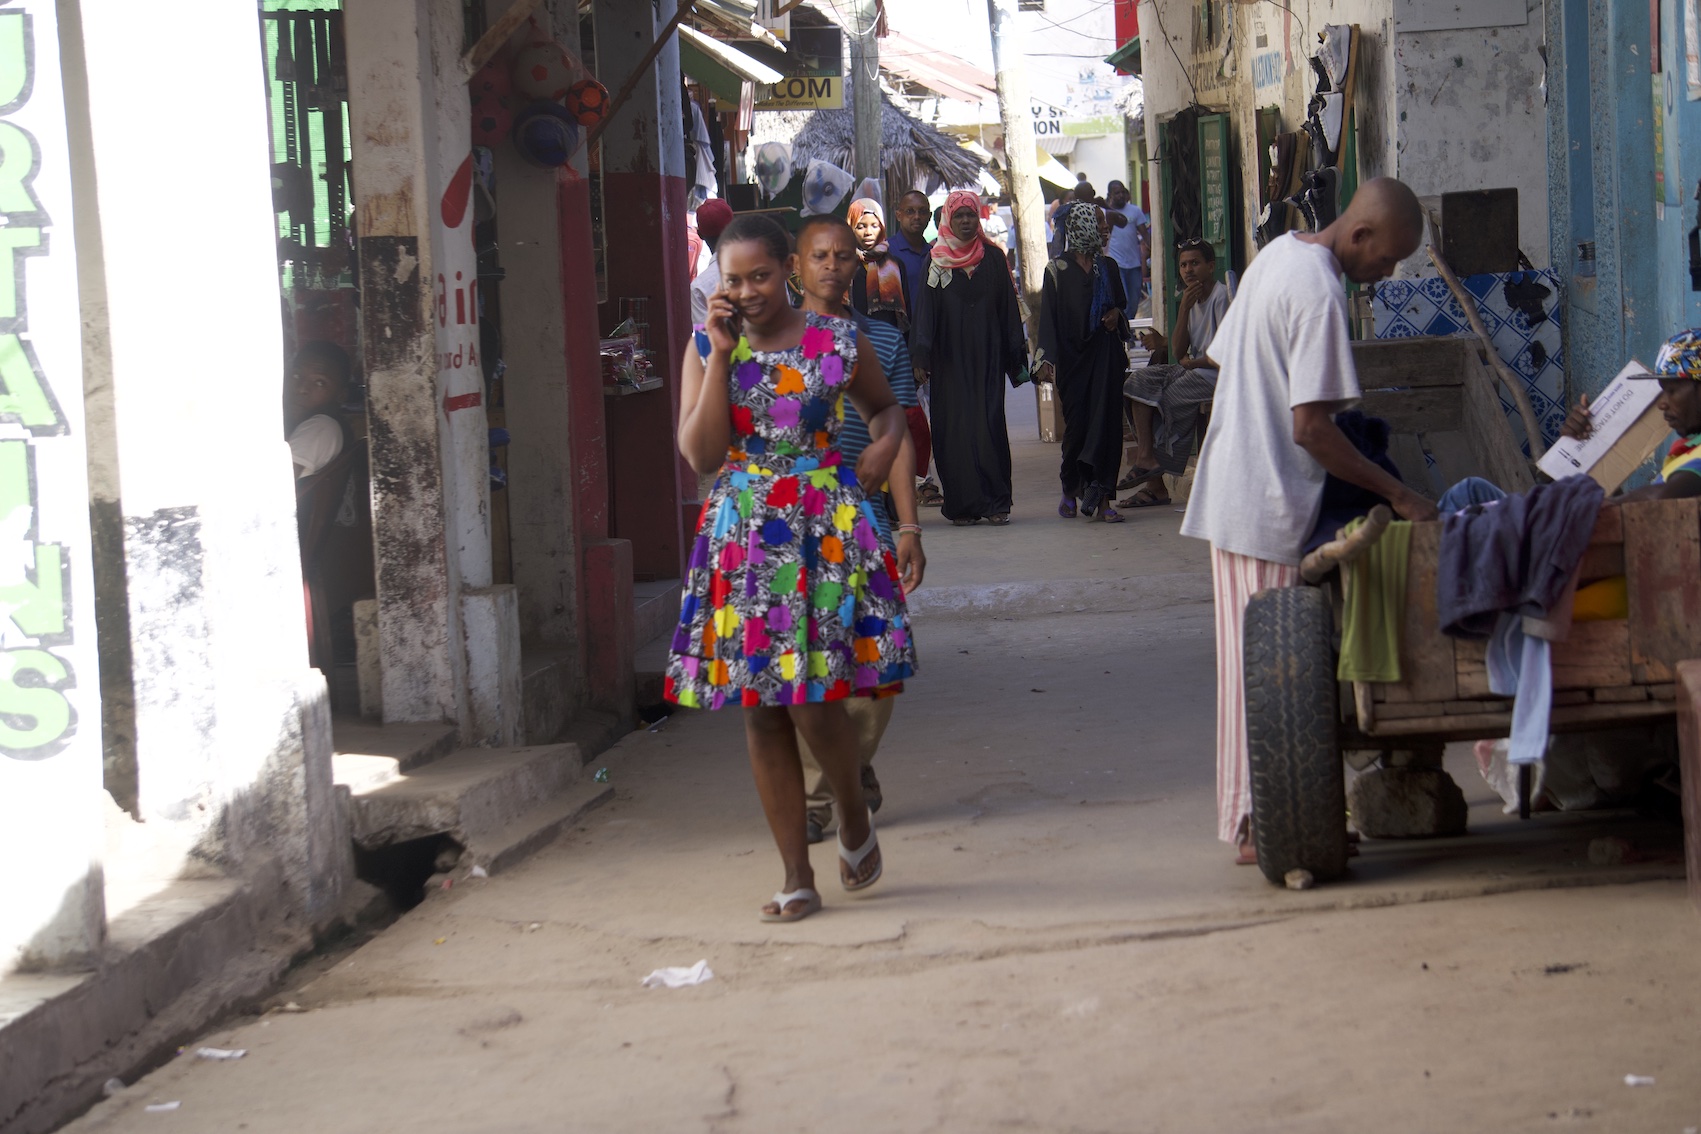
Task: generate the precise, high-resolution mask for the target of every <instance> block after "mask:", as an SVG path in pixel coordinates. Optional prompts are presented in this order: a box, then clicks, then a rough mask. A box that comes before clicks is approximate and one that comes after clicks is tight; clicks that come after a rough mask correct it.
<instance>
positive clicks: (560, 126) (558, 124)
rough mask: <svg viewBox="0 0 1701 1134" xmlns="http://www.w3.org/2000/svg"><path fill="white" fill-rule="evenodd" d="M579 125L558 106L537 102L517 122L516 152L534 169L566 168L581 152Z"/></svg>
mask: <svg viewBox="0 0 1701 1134" xmlns="http://www.w3.org/2000/svg"><path fill="white" fill-rule="evenodd" d="M579 139H580V131H579V124H578V123H577V122H575V121H573V116H572V115H571V114H568V113H567V109H566V107H564V106H562V105H561V104H560V103H557V102H534V103H532V104H531V105H530V106H528V107H526V109H525V110H523V111H521V112H520V114H519V116H518V117H517V118H515V119H514V148H515V149H517V150H519V151H520V156H521V157H523V158H525V159H526V160H527V161H529V162H531V163H532V164H533V165H538V166H542V167H544V168H545V169H552V168H554V167H556V166H562V165H566V164H567V163H568V161H570V160H571V159H572V157H573V154H574V152H575V151H577V150H578V148H579Z"/></svg>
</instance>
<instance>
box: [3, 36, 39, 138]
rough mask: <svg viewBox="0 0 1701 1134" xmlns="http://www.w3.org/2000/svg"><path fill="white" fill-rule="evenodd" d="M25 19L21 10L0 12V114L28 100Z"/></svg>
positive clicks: (32, 77) (31, 72) (29, 73)
mask: <svg viewBox="0 0 1701 1134" xmlns="http://www.w3.org/2000/svg"><path fill="white" fill-rule="evenodd" d="M29 19H30V18H29V16H28V14H26V13H24V12H0V114H6V113H9V112H10V111H13V110H16V109H17V108H18V107H20V106H22V105H23V104H24V103H26V102H28V101H29V97H30V87H31V86H33V85H34V80H35V73H34V72H35V68H34V67H33V66H32V63H33V62H34V60H33V58H32V55H31V47H32V41H31V37H30V26H29Z"/></svg>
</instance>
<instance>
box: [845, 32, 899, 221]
mask: <svg viewBox="0 0 1701 1134" xmlns="http://www.w3.org/2000/svg"><path fill="white" fill-rule="evenodd" d="M853 11H854V13H855V15H854V16H853V17H852V21H853V22H852V25H851V28H850V32H851V37H850V64H851V66H850V70H851V98H852V103H851V106H852V116H853V118H854V120H855V123H856V149H855V158H856V162H855V164H856V169H855V171H854V172H855V173H856V176H857V177H858V178H859V179H861V178H864V177H879V176H880V173H881V165H880V41H879V40H877V39H876V38H875V37H874V25H875V24H876V23H877V22H878V20H879V15H878V11H877V9H876V7H875V0H856V2H855V5H854V8H853ZM904 188H905V189H908V188H909V186H907V185H906V186H904ZM889 195H890V194H888V196H889ZM882 203H884V202H882Z"/></svg>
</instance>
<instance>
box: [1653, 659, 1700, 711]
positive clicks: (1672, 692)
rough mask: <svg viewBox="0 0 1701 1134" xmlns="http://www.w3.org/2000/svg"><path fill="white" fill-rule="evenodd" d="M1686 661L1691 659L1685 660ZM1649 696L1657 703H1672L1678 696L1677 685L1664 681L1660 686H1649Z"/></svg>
mask: <svg viewBox="0 0 1701 1134" xmlns="http://www.w3.org/2000/svg"><path fill="white" fill-rule="evenodd" d="M1684 660H1685V661H1689V660H1690V659H1688V658H1685V659H1684ZM1648 696H1650V697H1652V698H1653V699H1654V700H1656V701H1670V700H1672V699H1674V698H1675V697H1676V696H1677V685H1676V683H1674V682H1670V681H1662V682H1661V683H1660V684H1658V685H1650V686H1648Z"/></svg>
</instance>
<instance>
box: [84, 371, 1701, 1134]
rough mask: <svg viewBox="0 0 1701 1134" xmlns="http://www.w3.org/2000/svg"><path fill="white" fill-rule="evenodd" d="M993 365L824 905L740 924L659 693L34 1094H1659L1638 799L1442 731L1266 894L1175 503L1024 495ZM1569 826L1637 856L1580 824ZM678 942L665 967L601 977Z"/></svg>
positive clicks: (1163, 1108) (236, 1099) (826, 1104)
mask: <svg viewBox="0 0 1701 1134" xmlns="http://www.w3.org/2000/svg"><path fill="white" fill-rule="evenodd" d="M1010 404H1011V407H1012V409H1011V421H1012V428H1011V435H1012V439H1013V442H1014V447H1015V450H1016V465H1017V481H1016V485H1017V507H1016V511H1015V523H1014V524H1013V525H1012V526H1011V527H1009V528H1007V529H994V528H990V527H987V526H977V527H972V528H965V529H957V528H952V527H950V526H949V525H948V524H945V523H943V522H942V521H941V520H940V518H939V516H938V513H937V512H931V511H930V512H928V513H926V515H925V517H924V518H925V521H926V524H927V536H926V543H927V550H928V554H929V556H930V557H931V563H930V566H929V571H928V576H927V585H926V587H925V588H924V589H923V591H922V592H921V594H920V595H918V596H917V611H918V613H917V618H916V624H917V637H918V641H919V643H920V648H921V650H922V666H923V670H922V673H921V674H920V675H919V676H918V677H917V678H916V679H915V680H914V681H913V682H912V683H911V684H910V689H909V692H907V693H906V694H905V695H904V697H903V698H902V699H901V701H900V703H899V705H898V708H897V711H896V715H895V717H894V721H893V725H892V728H891V731H890V732H889V733H888V734H887V741H886V744H885V747H884V749H883V751H882V753H881V756H880V759H879V761H878V765H877V766H878V769H879V772H880V777H881V780H882V783H883V785H884V787H885V793H886V804H885V807H884V808H883V810H882V811H881V812H880V814H879V816H878V818H877V826H878V828H879V830H880V833H881V845H882V848H883V849H884V851H885V855H886V874H885V877H884V879H883V880H882V881H881V882H880V883H879V884H878V885H877V886H876V887H874V888H873V889H872V890H871V891H869V892H868V893H867V895H866V896H860V897H858V896H849V895H845V894H844V893H843V892H842V891H840V889H839V888H838V885H837V881H836V877H835V875H836V870H835V868H834V867H833V866H832V862H833V854H832V848H831V845H830V844H829V845H824V846H822V847H818V848H816V850H815V863H816V867H817V870H818V872H820V873H819V878H820V880H821V885H820V888H821V890H822V893H823V896H824V898H825V900H826V902H827V908H826V910H825V911H824V912H823V913H821V914H819V915H817V916H815V917H813V918H811V919H809V920H807V921H805V922H802V923H800V924H797V925H792V926H774V925H764V924H761V923H759V922H758V921H757V918H756V913H757V909H758V907H759V906H760V905H761V903H762V902H763V901H765V900H766V899H767V898H768V896H769V895H770V894H772V892H773V891H774V889H775V888H776V885H777V884H778V883H779V882H780V870H779V866H778V858H777V856H776V855H775V853H774V851H773V847H772V844H771V842H770V840H769V837H768V833H767V830H766V828H765V826H764V824H763V821H762V817H761V811H760V808H759V806H758V804H757V801H756V797H755V793H754V791H753V790H752V788H751V785H750V778H749V773H748V770H747V767H746V758H745V754H744V747H743V738H742V732H741V728H740V722H739V719H738V717H737V715H736V714H734V713H730V712H728V713H722V714H706V713H681V714H678V715H675V716H674V717H672V718H671V719H670V720H669V721H668V722H667V724H666V725H665V726H664V727H662V728H661V729H659V730H658V731H656V732H644V731H640V732H638V733H635V734H633V735H632V736H630V737H628V738H627V739H626V740H625V741H624V742H622V743H621V744H620V745H619V746H618V747H617V748H615V749H614V750H612V751H610V752H609V753H607V754H606V755H605V756H604V757H601V758H599V760H598V763H599V765H602V764H606V766H607V767H608V770H609V777H610V780H611V782H612V783H613V784H614V786H615V788H616V798H615V801H614V802H613V803H611V804H609V805H608V806H606V807H604V808H603V809H601V810H599V811H596V812H594V813H592V814H591V815H590V816H589V817H588V819H587V820H586V821H585V822H584V823H583V824H582V825H581V826H580V827H578V828H577V829H575V830H573V831H572V832H570V833H569V834H567V835H566V836H564V837H563V838H562V839H560V840H559V841H558V842H556V843H555V844H554V845H552V846H550V847H548V848H547V849H545V850H544V851H542V852H540V853H539V854H537V855H536V856H535V857H533V858H532V859H530V860H528V861H527V862H525V863H523V864H522V865H520V866H519V867H517V868H515V869H513V870H511V871H509V872H506V873H502V874H498V875H497V876H495V877H493V878H489V879H460V880H457V881H456V883H455V885H454V887H453V889H451V890H449V891H447V892H439V893H436V894H433V895H432V896H431V897H430V898H429V899H428V900H427V901H426V902H425V903H424V904H423V905H421V906H420V907H419V908H417V909H415V910H414V911H412V912H411V913H409V914H407V915H406V916H404V917H403V918H402V919H401V920H400V921H399V922H398V923H397V924H395V925H394V926H392V927H391V928H389V929H387V930H386V931H384V932H383V933H381V934H379V935H378V936H377V937H376V938H375V939H373V940H371V941H370V942H368V943H367V944H365V945H364V946H362V947H361V948H359V949H358V950H356V951H354V952H352V953H350V954H346V955H342V956H340V957H338V958H337V959H336V960H335V962H334V963H332V964H321V965H309V966H305V967H304V968H303V970H302V971H301V972H300V973H299V974H298V979H297V981H296V982H295V983H294V985H293V986H292V987H291V988H289V989H287V990H285V991H284V992H281V993H280V994H279V995H277V996H276V997H274V998H273V999H271V1000H269V1001H268V1002H267V1004H266V1005H264V1006H262V1008H261V1009H260V1010H259V1014H257V1015H254V1016H248V1017H242V1018H239V1019H235V1020H231V1021H228V1022H226V1024H225V1025H224V1026H221V1027H219V1028H217V1029H215V1030H212V1031H210V1032H208V1033H206V1034H205V1035H204V1036H203V1037H200V1038H199V1039H198V1040H196V1041H194V1042H193V1043H190V1044H189V1045H188V1046H189V1049H190V1053H188V1054H184V1055H182V1056H180V1057H178V1058H175V1059H173V1060H171V1061H169V1062H168V1063H166V1064H165V1065H164V1066H162V1067H161V1068H160V1069H159V1070H157V1071H156V1072H154V1073H153V1074H152V1075H150V1076H148V1077H146V1078H145V1079H143V1080H142V1081H140V1082H139V1083H136V1084H134V1085H132V1086H130V1087H129V1088H128V1089H126V1090H124V1091H123V1092H121V1093H120V1094H118V1095H117V1096H116V1097H114V1098H112V1099H109V1100H108V1101H106V1102H105V1103H103V1104H101V1105H100V1106H99V1107H97V1108H96V1109H95V1110H94V1111H92V1112H91V1113H90V1114H88V1115H87V1116H85V1117H84V1118H83V1119H81V1120H79V1121H78V1122H76V1123H74V1124H73V1125H72V1127H71V1129H73V1130H77V1131H97V1130H98V1131H123V1132H130V1131H147V1132H149V1134H153V1132H170V1134H203V1132H208V1134H210V1132H213V1131H218V1132H226V1134H227V1132H231V1131H237V1130H246V1131H252V1132H255V1134H261V1132H274V1131H275V1132H280V1134H281V1132H286V1131H287V1132H291V1134H294V1132H299V1131H313V1132H315V1134H339V1132H344V1131H347V1132H354V1131H361V1132H367V1131H390V1130H395V1131H409V1132H416V1131H417V1132H426V1134H451V1132H453V1134H459V1132H485V1131H489V1132H495V1131H534V1130H535V1131H545V1130H548V1131H560V1130H572V1131H689V1130H703V1131H727V1132H734V1131H949V1132H956V1131H986V1130H1007V1131H1035V1132H1042V1131H1043V1132H1054V1131H1106V1132H1109V1131H1117V1132H1123V1131H1199V1130H1227V1129H1241V1130H1258V1131H1266V1130H1305V1131H1335V1130H1340V1131H1349V1130H1350V1131H1362V1130H1380V1131H1436V1130H1461V1131H1474V1130H1495V1131H1526V1130H1529V1131H1534V1130H1573V1129H1575V1130H1600V1131H1661V1132H1669V1134H1679V1132H1680V1131H1683V1130H1685V1129H1686V1128H1690V1129H1692V1128H1695V1127H1697V1126H1701V1056H1698V1054H1697V1050H1696V1045H1695V1042H1694V1041H1695V1021H1696V1020H1697V1019H1698V1018H1701V950H1697V948H1696V947H1695V944H1696V941H1697V938H1698V936H1701V919H1698V917H1697V914H1696V912H1695V910H1694V909H1693V908H1692V907H1691V906H1690V904H1689V902H1688V900H1687V897H1686V896H1685V892H1684V886H1683V882H1682V866H1681V863H1680V861H1679V859H1678V857H1677V855H1678V839H1677V834H1676V832H1675V830H1674V829H1672V828H1670V827H1668V826H1662V825H1660V824H1658V823H1655V822H1652V821H1649V820H1643V819H1639V818H1637V817H1636V816H1634V815H1632V814H1629V813H1622V812H1615V813H1606V814H1599V815H1544V816H1539V817H1538V818H1536V819H1535V820H1532V821H1530V822H1525V823H1520V822H1519V821H1518V820H1517V819H1516V818H1508V817H1505V816H1503V815H1501V813H1500V807H1499V801H1498V799H1496V798H1495V797H1494V796H1493V795H1492V793H1491V792H1490V791H1489V790H1488V789H1487V787H1486V786H1485V785H1484V784H1483V783H1482V780H1481V778H1480V777H1479V776H1478V775H1477V774H1476V772H1475V770H1474V768H1473V767H1472V766H1471V765H1470V763H1469V756H1468V753H1464V756H1465V760H1464V761H1463V762H1461V761H1460V760H1457V759H1451V760H1450V767H1451V769H1452V771H1453V774H1454V776H1455V778H1456V779H1457V780H1458V781H1459V783H1460V785H1461V786H1462V787H1463V788H1464V790H1465V792H1466V795H1467V797H1468V798H1469V799H1470V800H1471V802H1472V804H1473V810H1472V816H1471V826H1472V834H1471V835H1469V836H1466V837H1464V838H1461V839H1450V840H1440V841H1433V842H1397V843H1388V842H1382V843H1379V842H1376V841H1372V840H1366V842H1365V844H1364V847H1363V855H1362V857H1361V858H1358V859H1355V860H1354V866H1353V872H1352V878H1351V879H1350V880H1349V881H1347V882H1344V883H1341V884H1337V885H1332V886H1325V887H1321V888H1319V889H1315V890H1311V891H1307V892H1303V893H1294V892H1289V891H1286V890H1278V889H1275V888H1273V887H1271V886H1270V885H1268V884H1267V883H1266V882H1265V880H1264V878H1263V876H1262V875H1260V874H1259V873H1258V872H1257V871H1256V870H1255V869H1253V868H1246V867H1236V866H1234V865H1232V857H1233V855H1232V850H1231V849H1230V848H1229V847H1227V846H1225V845H1224V844H1221V843H1218V842H1217V841H1216V840H1215V837H1214V831H1215V822H1214V764H1213V759H1214V758H1213V739H1212V738H1213V731H1214V698H1215V689H1214V672H1213V663H1212V653H1213V647H1212V636H1211V606H1210V579H1209V573H1208V566H1207V558H1206V549H1205V547H1204V546H1203V545H1201V544H1197V543H1196V542H1194V541H1190V540H1183V539H1181V538H1180V537H1179V536H1178V535H1177V534H1176V528H1177V525H1178V523H1179V520H1180V516H1179V514H1178V513H1177V512H1176V511H1175V510H1174V509H1167V508H1166V509H1151V510H1145V511H1141V512H1133V513H1130V514H1129V516H1128V522H1127V523H1125V524H1122V525H1120V526H1111V527H1107V526H1104V525H1098V524H1091V525H1089V524H1086V523H1083V522H1081V521H1079V520H1077V521H1073V522H1065V521H1062V520H1060V519H1058V518H1057V517H1056V516H1055V513H1054V507H1055V503H1056V499H1055V493H1056V489H1055V485H1056V479H1055V468H1054V463H1055V460H1056V455H1057V447H1056V446H1054V445H1042V444H1040V443H1039V442H1037V441H1036V440H1034V439H1033V438H1034V437H1035V431H1034V427H1033V423H1032V418H1033V397H1032V393H1031V391H1029V390H1027V389H1023V390H1020V391H1016V392H1014V393H1013V394H1012V396H1011V402H1010ZM1601 834H1617V835H1622V836H1623V837H1626V838H1629V839H1631V840H1632V841H1633V842H1634V843H1635V844H1636V845H1637V847H1638V848H1639V849H1640V850H1642V851H1643V852H1644V854H1646V855H1647V856H1648V858H1649V859H1651V861H1645V862H1643V863H1640V864H1637V865H1631V866H1620V867H1598V866H1592V865H1590V863H1589V861H1588V855H1587V846H1588V841H1589V839H1590V838H1592V837H1594V836H1597V835H1601ZM699 959H706V960H707V961H708V964H709V966H710V967H711V968H712V969H713V971H714V978H713V980H711V981H710V982H708V983H706V984H703V985H701V986H698V987H690V988H682V989H677V990H669V989H646V988H643V987H640V981H641V979H642V978H643V977H644V976H645V974H647V973H649V972H650V971H651V970H652V969H656V968H659V967H662V966H669V965H691V964H693V963H694V962H696V961H698V960H699ZM285 1005H290V1006H291V1007H290V1008H289V1010H284V1006H285ZM199 1044H208V1045H212V1046H216V1047H221V1048H243V1049H246V1050H247V1052H248V1054H247V1055H246V1057H244V1058H242V1059H240V1060H236V1061H231V1062H209V1061H204V1060H198V1059H196V1058H195V1057H194V1056H193V1054H192V1052H193V1048H194V1047H195V1046H198V1045H199ZM1627 1074H1634V1075H1639V1076H1651V1077H1653V1079H1654V1082H1653V1084H1652V1085H1647V1086H1635V1087H1631V1086H1627V1085H1626V1084H1625V1076H1626V1075H1627ZM173 1102H175V1103H179V1104H180V1105H179V1106H178V1107H177V1108H176V1109H174V1110H170V1111H167V1112H162V1113H150V1112H148V1111H147V1110H146V1109H145V1108H146V1107H147V1106H148V1105H149V1104H164V1103H173Z"/></svg>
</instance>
